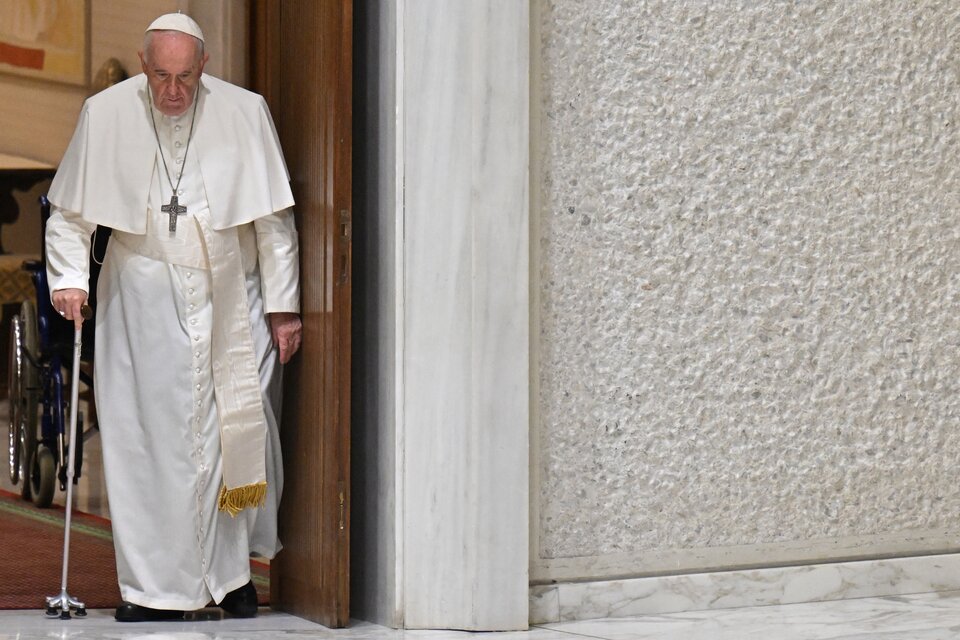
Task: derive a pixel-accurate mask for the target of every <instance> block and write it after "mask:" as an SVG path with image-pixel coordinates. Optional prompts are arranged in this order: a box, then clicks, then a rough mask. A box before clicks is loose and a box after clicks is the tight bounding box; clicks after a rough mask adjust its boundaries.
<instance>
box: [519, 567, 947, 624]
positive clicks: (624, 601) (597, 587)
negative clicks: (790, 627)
mask: <svg viewBox="0 0 960 640" xmlns="http://www.w3.org/2000/svg"><path fill="white" fill-rule="evenodd" d="M956 589H960V554H947V555H929V556H914V557H908V558H891V559H886V560H864V561H857V562H837V563H830V564H815V565H806V566H795V567H779V568H766V569H751V570H742V571H718V572H713V573H698V574H688V575H675V576H660V577H650V578H634V579H626V580H606V581H597V582H579V583H577V582H568V583H559V584H552V585H541V586H533V587H531V588H530V624H547V623H551V622H566V621H571V620H590V619H594V618H621V617H627V616H638V615H648V614H661V613H677V612H681V611H703V610H712V609H734V608H739V607H752V606H759V605H779V604H796V603H802V602H824V601H829V600H845V599H851V598H868V597H879V596H897V595H907V594H914V593H928V592H937V591H950V590H956Z"/></svg>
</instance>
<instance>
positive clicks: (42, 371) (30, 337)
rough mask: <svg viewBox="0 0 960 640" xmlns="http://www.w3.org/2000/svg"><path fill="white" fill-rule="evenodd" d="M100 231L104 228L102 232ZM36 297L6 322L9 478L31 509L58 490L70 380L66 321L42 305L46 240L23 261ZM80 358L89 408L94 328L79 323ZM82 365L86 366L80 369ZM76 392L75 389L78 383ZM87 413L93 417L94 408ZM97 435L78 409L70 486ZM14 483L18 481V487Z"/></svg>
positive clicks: (102, 237) (94, 246) (101, 246)
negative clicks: (87, 444)
mask: <svg viewBox="0 0 960 640" xmlns="http://www.w3.org/2000/svg"><path fill="white" fill-rule="evenodd" d="M40 214H41V221H42V225H41V227H42V233H44V235H45V234H46V226H47V219H48V218H49V217H50V203H49V201H47V199H46V197H43V196H42V197H41V198H40ZM105 231H106V230H105ZM108 236H109V232H106V233H100V231H99V230H98V233H97V234H96V235H95V237H94V242H93V243H91V253H92V254H93V256H103V254H104V252H105V250H106V242H107V237H108ZM21 268H22V269H24V270H25V271H27V272H29V274H30V279H31V280H32V282H33V285H34V289H35V291H36V300H35V301H34V300H24V301H23V302H22V303H21V305H20V311H19V313H18V314H16V315H15V316H14V317H13V318H12V319H11V322H10V362H9V381H8V398H9V401H10V425H9V447H10V452H9V453H10V458H9V462H10V481H11V482H12V483H13V484H14V485H18V484H19V485H20V495H21V497H23V499H25V500H32V501H33V503H34V504H35V505H37V506H38V507H42V508H43V507H48V506H50V504H51V503H52V502H53V498H54V494H55V490H56V487H57V486H58V485H59V488H60V490H61V491H65V490H66V484H67V460H68V454H69V450H68V447H69V428H70V425H69V416H70V407H69V401H70V397H71V393H70V388H69V386H70V376H69V372H70V370H71V367H72V366H73V357H74V355H73V340H74V327H73V322H70V321H68V320H65V319H64V318H62V317H61V316H60V314H59V313H57V311H56V310H55V309H54V308H53V305H52V303H51V302H50V290H49V287H48V284H47V265H46V243H45V242H44V243H43V253H42V257H41V259H40V260H28V261H25V262H24V263H23V265H22V267H21ZM99 272H100V270H99V264H98V263H97V261H95V260H93V259H91V261H90V289H89V291H90V299H89V301H88V304H90V306H91V307H93V306H94V305H95V304H96V300H95V298H96V280H97V276H99ZM82 336H83V345H82V349H81V354H80V362H81V370H80V381H81V384H82V385H85V386H86V393H83V394H82V395H83V397H86V398H88V399H89V406H90V407H91V408H92V407H93V373H92V371H93V352H94V323H93V322H91V321H87V322H85V323H84V325H83V333H82ZM84 365H86V367H85V366H84ZM81 390H83V386H81ZM91 413H94V414H95V411H92V412H91ZM96 431H97V425H96V420H95V419H93V420H92V421H91V426H90V427H89V428H88V429H87V430H84V427H83V415H82V412H78V413H77V445H76V446H77V451H76V456H75V474H74V479H73V482H74V484H76V483H77V481H78V480H79V479H80V475H81V468H82V461H83V442H84V440H87V439H89V438H90V437H91V436H93V435H94V434H95V433H96ZM21 483H22V484H21Z"/></svg>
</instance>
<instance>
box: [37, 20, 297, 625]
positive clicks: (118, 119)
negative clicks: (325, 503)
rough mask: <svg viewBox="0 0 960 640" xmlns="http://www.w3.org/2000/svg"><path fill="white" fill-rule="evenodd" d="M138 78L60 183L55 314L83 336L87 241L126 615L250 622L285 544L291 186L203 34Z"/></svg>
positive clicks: (156, 55) (96, 101) (184, 25)
mask: <svg viewBox="0 0 960 640" xmlns="http://www.w3.org/2000/svg"><path fill="white" fill-rule="evenodd" d="M140 60H141V63H142V66H143V74H141V75H137V76H135V77H133V78H130V79H129V80H126V81H124V82H122V83H120V84H117V85H115V86H113V87H111V88H109V89H107V90H105V91H103V92H101V93H99V94H97V95H95V96H93V97H91V98H90V99H89V100H87V102H86V104H85V105H84V107H83V111H82V113H81V114H80V120H79V123H78V125H77V129H76V132H75V133H74V135H73V139H72V140H71V142H70V145H69V147H68V149H67V151H66V154H65V155H64V158H63V161H62V163H61V165H60V168H59V170H58V171H57V175H56V178H55V179H54V181H53V184H52V186H51V188H50V193H49V199H50V202H51V204H52V206H53V208H52V214H51V216H50V220H49V222H48V223H47V233H46V242H47V269H48V276H49V284H50V290H51V291H52V292H53V293H52V294H51V299H52V302H53V305H54V308H55V309H57V310H58V311H59V312H60V313H61V314H62V315H63V316H64V317H65V318H67V319H68V320H73V321H74V322H75V324H76V325H77V326H79V325H80V323H82V319H81V315H80V309H81V306H82V305H83V303H84V302H85V301H86V298H87V279H88V271H89V265H88V260H89V259H88V256H89V247H90V235H91V233H92V232H93V231H94V229H95V228H96V225H98V224H100V225H103V226H106V227H110V228H111V229H112V230H113V232H112V235H111V238H110V242H109V245H108V249H107V253H106V258H105V259H104V263H103V268H102V271H101V273H100V280H99V284H98V290H97V292H98V298H97V300H98V302H97V316H96V332H97V345H96V353H95V363H94V364H95V366H94V371H95V393H96V402H97V411H98V414H99V422H100V433H101V440H102V446H103V461H104V472H105V476H106V484H107V495H108V498H109V502H110V512H111V519H112V523H113V534H114V545H115V547H116V555H117V574H118V578H119V583H120V593H121V595H122V596H123V599H124V604H123V605H122V606H120V607H119V608H118V609H117V612H116V617H117V619H118V620H121V621H130V622H132V621H141V620H165V619H175V618H180V617H183V612H184V611H185V610H195V609H199V608H202V607H205V606H206V605H207V604H209V603H210V601H211V600H212V601H213V602H216V603H217V604H219V606H220V607H222V608H223V609H224V610H226V611H227V612H228V613H230V614H232V615H234V616H241V617H248V616H253V615H256V611H257V609H256V606H257V603H256V592H255V590H254V588H253V584H252V582H251V581H250V565H249V557H250V555H252V554H253V555H260V556H263V557H266V558H272V557H273V556H274V554H276V552H277V551H279V549H280V543H279V541H278V539H277V524H276V514H277V505H278V502H279V500H280V492H281V489H282V483H283V477H282V468H281V460H280V448H279V436H278V431H277V422H278V413H279V410H280V387H279V385H280V373H281V364H283V363H285V362H287V361H288V360H289V359H290V357H291V356H292V355H293V354H294V353H295V352H296V351H297V349H298V348H299V346H300V338H301V324H300V317H299V310H300V309H299V298H300V292H299V272H298V262H299V259H298V249H297V233H296V228H295V226H294V218H293V212H292V210H291V206H292V205H293V197H292V195H291V192H290V186H289V175H288V174H287V170H286V165H285V164H284V160H283V156H282V153H281V151H280V147H279V143H278V141H277V136H276V132H275V130H274V128H273V122H272V120H271V118H270V114H269V112H268V111H267V107H266V104H265V102H264V100H263V98H261V97H260V96H258V95H256V94H253V93H250V92H248V91H246V90H244V89H241V88H239V87H236V86H234V85H231V84H229V83H226V82H224V81H222V80H218V79H216V78H213V77H210V76H206V75H202V73H203V66H204V64H205V63H206V61H207V55H206V54H205V53H204V50H203V34H202V32H201V31H200V27H199V26H198V25H197V24H196V22H194V21H193V20H192V19H190V18H189V17H187V16H185V15H182V14H168V15H165V16H161V17H160V18H158V19H157V20H155V21H154V22H153V24H151V25H150V27H149V28H148V29H147V32H146V36H145V38H144V46H143V51H141V52H140Z"/></svg>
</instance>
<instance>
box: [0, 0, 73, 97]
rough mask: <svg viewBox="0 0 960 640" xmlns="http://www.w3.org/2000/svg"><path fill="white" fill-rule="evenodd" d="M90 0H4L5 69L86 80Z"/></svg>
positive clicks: (0, 62)
mask: <svg viewBox="0 0 960 640" xmlns="http://www.w3.org/2000/svg"><path fill="white" fill-rule="evenodd" d="M89 15H90V12H89V0H0V72H2V73H10V74H15V75H21V76H28V77H31V78H40V79H43V80H51V81H54V82H66V83H69V84H78V85H86V84H87V81H88V77H89V52H88V47H89V45H88V42H89V18H88V16H89Z"/></svg>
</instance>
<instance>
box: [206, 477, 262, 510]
mask: <svg viewBox="0 0 960 640" xmlns="http://www.w3.org/2000/svg"><path fill="white" fill-rule="evenodd" d="M266 501H267V483H266V482H260V483H257V484H248V485H246V486H244V487H237V488H235V489H227V488H226V487H225V486H221V487H220V496H219V497H218V498H217V508H218V509H220V511H226V512H227V513H229V514H230V515H231V516H233V517H236V515H237V514H238V513H240V512H241V511H243V510H244V509H246V508H247V507H262V506H263V504H264V503H265V502H266Z"/></svg>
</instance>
